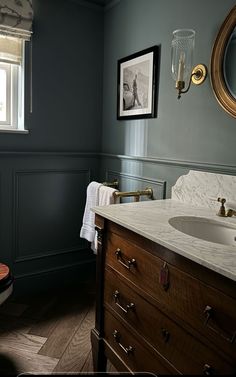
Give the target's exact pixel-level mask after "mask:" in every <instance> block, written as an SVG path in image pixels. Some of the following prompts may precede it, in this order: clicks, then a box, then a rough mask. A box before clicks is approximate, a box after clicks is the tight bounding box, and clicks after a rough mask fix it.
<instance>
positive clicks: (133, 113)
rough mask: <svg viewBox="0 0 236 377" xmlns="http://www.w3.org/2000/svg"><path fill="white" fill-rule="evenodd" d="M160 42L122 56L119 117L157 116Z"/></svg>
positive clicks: (120, 60) (118, 86)
mask: <svg viewBox="0 0 236 377" xmlns="http://www.w3.org/2000/svg"><path fill="white" fill-rule="evenodd" d="M159 62H160V46H152V47H149V48H147V49H145V50H142V51H139V52H137V53H134V54H132V55H129V56H126V57H125V58H122V59H119V60H118V66H117V119H118V120H122V119H145V118H156V117H157V100H158V98H157V97H158V87H159Z"/></svg>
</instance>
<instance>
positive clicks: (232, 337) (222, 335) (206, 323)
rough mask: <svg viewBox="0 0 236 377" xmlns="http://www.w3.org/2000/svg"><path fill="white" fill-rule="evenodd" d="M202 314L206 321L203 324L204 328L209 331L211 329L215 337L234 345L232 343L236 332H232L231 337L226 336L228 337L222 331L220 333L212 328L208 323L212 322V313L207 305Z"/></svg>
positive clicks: (235, 337)
mask: <svg viewBox="0 0 236 377" xmlns="http://www.w3.org/2000/svg"><path fill="white" fill-rule="evenodd" d="M204 314H205V316H206V319H205V322H204V326H207V327H209V329H211V330H212V331H214V332H215V333H216V334H217V335H219V336H220V337H221V338H223V339H224V340H226V341H227V342H229V343H231V344H232V343H234V341H235V339H236V331H234V333H233V335H232V336H228V335H225V334H224V333H223V331H220V330H218V329H217V328H215V326H214V327H213V326H210V324H209V322H210V320H212V321H213V317H214V311H213V309H212V307H211V306H209V305H207V306H206V307H205V309H204Z"/></svg>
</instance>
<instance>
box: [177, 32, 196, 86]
mask: <svg viewBox="0 0 236 377" xmlns="http://www.w3.org/2000/svg"><path fill="white" fill-rule="evenodd" d="M194 42H195V31H194V30H192V29H179V30H175V31H174V32H173V39H172V43H171V71H172V76H173V79H174V80H175V81H176V82H177V81H185V82H188V81H189V80H190V76H191V74H192V61H193V50H194Z"/></svg>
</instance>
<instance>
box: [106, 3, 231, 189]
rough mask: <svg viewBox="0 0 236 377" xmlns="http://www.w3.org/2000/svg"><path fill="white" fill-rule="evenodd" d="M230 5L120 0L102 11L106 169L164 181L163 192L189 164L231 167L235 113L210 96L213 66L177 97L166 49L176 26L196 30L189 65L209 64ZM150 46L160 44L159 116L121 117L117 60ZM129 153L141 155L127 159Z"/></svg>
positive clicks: (212, 168)
mask: <svg viewBox="0 0 236 377" xmlns="http://www.w3.org/2000/svg"><path fill="white" fill-rule="evenodd" d="M234 5H235V1H234V0H225V1H222V0H207V1H205V0H200V1H198V2H197V3H196V2H195V1H193V0H175V1H173V0H146V1H143V0H120V1H119V3H118V4H117V5H116V6H115V7H113V8H112V9H110V11H108V12H106V13H105V22H104V51H105V54H104V77H103V82H104V87H103V90H104V96H103V137H102V150H103V152H104V153H105V156H106V158H105V159H104V164H103V170H102V171H103V172H104V171H106V170H107V168H108V166H109V169H113V166H115V167H114V168H115V169H116V170H120V171H122V172H126V173H129V174H133V173H134V174H136V175H140V176H145V177H153V178H158V179H163V180H167V193H168V195H170V189H171V186H172V185H173V184H174V182H175V180H176V179H177V178H178V176H179V175H180V174H183V172H187V171H188V170H189V169H191V168H193V169H201V170H210V171H221V172H226V173H227V174H235V173H236V153H235V141H236V120H235V118H232V117H231V116H230V115H229V114H227V113H226V112H225V111H224V110H223V109H222V108H221V107H220V105H219V104H218V102H217V100H216V99H215V96H214V93H213V90H212V87H211V83H210V72H209V74H208V78H207V80H206V81H205V83H204V84H203V85H201V86H199V87H197V86H194V85H192V87H191V88H190V91H189V93H187V94H185V95H183V96H182V98H181V99H180V100H178V99H177V93H176V90H175V82H174V80H173V79H172V77H171V48H170V46H171V40H172V32H173V31H174V30H175V29H178V28H192V29H194V30H195V31H196V44H195V52H194V64H198V63H204V64H206V65H207V66H208V68H209V70H210V58H211V51H212V47H213V44H214V40H215V38H216V35H217V33H218V30H219V28H220V26H221V24H222V22H223V21H224V19H225V17H226V15H227V14H228V13H229V11H230V10H231V8H232V7H233V6H234ZM153 45H160V46H161V61H160V80H159V99H158V117H157V118H155V119H149V120H128V121H125V120H122V121H120V120H119V121H118V120H117V119H116V88H117V60H118V59H120V58H123V57H125V56H128V55H130V54H133V53H135V52H137V51H141V50H143V49H145V48H148V47H150V46H153ZM111 155H112V156H111ZM130 155H132V156H138V157H139V158H138V159H137V158H135V159H132V158H129V159H127V156H130ZM108 160H109V164H108ZM117 165H118V166H117Z"/></svg>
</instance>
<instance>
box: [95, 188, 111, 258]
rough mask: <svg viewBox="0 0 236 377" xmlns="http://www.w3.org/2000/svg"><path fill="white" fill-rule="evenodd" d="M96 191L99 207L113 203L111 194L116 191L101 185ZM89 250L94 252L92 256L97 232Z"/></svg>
mask: <svg viewBox="0 0 236 377" xmlns="http://www.w3.org/2000/svg"><path fill="white" fill-rule="evenodd" d="M98 191H99V193H98V205H99V206H106V205H109V204H114V203H115V198H114V196H113V193H114V192H115V191H117V190H116V189H114V188H111V187H108V186H104V185H102V186H100V187H99V190H98ZM91 249H92V250H93V251H94V254H96V253H97V232H95V237H94V240H93V242H92V244H91Z"/></svg>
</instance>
